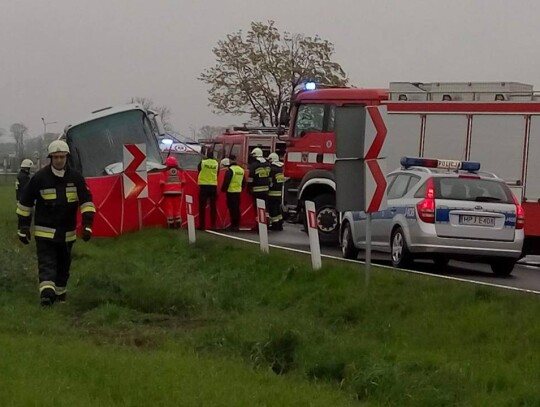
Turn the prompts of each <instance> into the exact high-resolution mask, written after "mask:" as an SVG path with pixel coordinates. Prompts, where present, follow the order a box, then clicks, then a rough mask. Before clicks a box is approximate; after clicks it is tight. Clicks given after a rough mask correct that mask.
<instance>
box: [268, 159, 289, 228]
mask: <svg viewBox="0 0 540 407" xmlns="http://www.w3.org/2000/svg"><path fill="white" fill-rule="evenodd" d="M268 161H270V189H269V191H268V217H269V218H270V227H269V229H270V230H283V212H282V210H281V194H282V191H283V182H285V177H284V176H283V163H282V162H280V161H279V156H278V155H277V154H276V153H271V154H270V155H269V156H268Z"/></svg>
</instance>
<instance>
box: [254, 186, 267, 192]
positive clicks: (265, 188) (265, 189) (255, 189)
mask: <svg viewBox="0 0 540 407" xmlns="http://www.w3.org/2000/svg"><path fill="white" fill-rule="evenodd" d="M268 189H269V188H268V186H262V187H253V192H265V191H268Z"/></svg>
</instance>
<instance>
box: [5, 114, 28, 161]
mask: <svg viewBox="0 0 540 407" xmlns="http://www.w3.org/2000/svg"><path fill="white" fill-rule="evenodd" d="M9 131H10V132H11V134H12V136H13V138H14V139H15V155H16V157H17V159H18V160H19V162H20V161H21V160H22V159H23V158H24V137H25V136H26V133H28V127H26V126H25V125H24V124H23V123H13V124H12V125H11V126H10V127H9Z"/></svg>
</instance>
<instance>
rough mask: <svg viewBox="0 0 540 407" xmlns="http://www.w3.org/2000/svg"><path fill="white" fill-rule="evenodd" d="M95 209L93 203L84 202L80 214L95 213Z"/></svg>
mask: <svg viewBox="0 0 540 407" xmlns="http://www.w3.org/2000/svg"><path fill="white" fill-rule="evenodd" d="M95 211H96V207H95V206H94V203H93V202H85V203H83V204H82V205H81V213H86V212H95Z"/></svg>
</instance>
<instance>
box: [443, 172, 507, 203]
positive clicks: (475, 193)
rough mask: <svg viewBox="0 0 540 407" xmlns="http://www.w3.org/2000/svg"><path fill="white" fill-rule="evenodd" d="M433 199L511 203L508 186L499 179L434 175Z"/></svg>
mask: <svg viewBox="0 0 540 407" xmlns="http://www.w3.org/2000/svg"><path fill="white" fill-rule="evenodd" d="M433 181H434V187H435V199H450V200H459V201H474V202H500V203H509V204H511V203H513V199H512V195H511V193H510V190H509V189H508V187H507V186H506V185H505V184H504V183H503V182H501V181H494V180H487V179H481V178H463V177H434V178H433Z"/></svg>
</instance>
